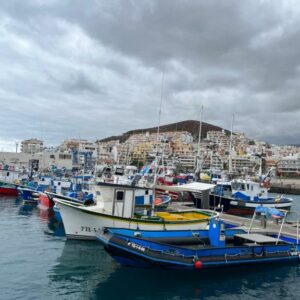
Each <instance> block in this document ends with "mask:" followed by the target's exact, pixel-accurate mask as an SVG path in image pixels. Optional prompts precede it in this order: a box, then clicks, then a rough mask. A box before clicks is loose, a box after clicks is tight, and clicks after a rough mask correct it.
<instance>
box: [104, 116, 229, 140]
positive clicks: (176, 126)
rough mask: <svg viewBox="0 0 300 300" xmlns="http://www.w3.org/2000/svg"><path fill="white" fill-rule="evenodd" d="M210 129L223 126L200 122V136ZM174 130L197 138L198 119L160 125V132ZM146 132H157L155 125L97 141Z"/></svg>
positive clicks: (218, 129)
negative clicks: (188, 133) (185, 132)
mask: <svg viewBox="0 0 300 300" xmlns="http://www.w3.org/2000/svg"><path fill="white" fill-rule="evenodd" d="M210 130H215V131H222V130H223V128H221V127H219V126H215V125H212V124H209V123H205V122H202V130H201V138H205V137H206V134H207V132H208V131H210ZM224 130H225V129H224ZM174 131H187V132H190V133H191V134H192V135H193V137H194V138H195V139H196V140H197V139H198V135H199V121H194V120H187V121H181V122H177V123H172V124H167V125H162V126H160V132H161V133H163V132H174ZM146 132H150V133H155V132H157V127H151V128H144V129H134V130H130V131H127V132H126V133H123V134H122V135H118V136H111V137H107V138H105V139H102V140H99V142H109V141H113V140H120V142H121V143H123V142H125V141H126V140H127V139H128V137H129V136H130V135H131V134H138V133H146ZM225 132H226V133H227V134H229V133H230V132H229V131H228V130H225Z"/></svg>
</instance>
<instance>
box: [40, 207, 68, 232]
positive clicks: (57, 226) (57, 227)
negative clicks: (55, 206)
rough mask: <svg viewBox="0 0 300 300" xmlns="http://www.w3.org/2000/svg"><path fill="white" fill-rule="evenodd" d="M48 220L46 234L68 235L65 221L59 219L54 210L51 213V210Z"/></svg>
mask: <svg viewBox="0 0 300 300" xmlns="http://www.w3.org/2000/svg"><path fill="white" fill-rule="evenodd" d="M47 221H48V228H47V230H46V231H45V233H46V234H49V235H53V236H57V237H63V236H65V235H66V233H65V229H64V225H63V223H62V222H61V221H60V220H57V218H56V216H55V215H54V212H53V210H52V212H51V213H50V212H49V215H48V220H47Z"/></svg>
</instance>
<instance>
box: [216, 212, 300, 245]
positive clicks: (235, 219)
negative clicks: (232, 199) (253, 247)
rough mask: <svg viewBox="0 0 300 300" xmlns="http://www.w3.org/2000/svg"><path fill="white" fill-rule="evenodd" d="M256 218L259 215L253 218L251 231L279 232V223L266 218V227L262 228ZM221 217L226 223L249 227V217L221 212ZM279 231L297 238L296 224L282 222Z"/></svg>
mask: <svg viewBox="0 0 300 300" xmlns="http://www.w3.org/2000/svg"><path fill="white" fill-rule="evenodd" d="M258 218H259V217H257V218H256V219H255V220H254V222H253V225H252V230H251V231H260V232H274V233H278V232H279V230H280V227H281V223H276V222H274V221H272V220H267V222H266V227H265V228H263V226H262V224H261V220H260V219H258ZM221 219H222V220H224V221H225V222H226V223H229V224H232V225H236V226H238V227H243V228H245V229H248V228H249V227H250V224H251V220H252V219H249V218H244V217H239V216H234V215H229V214H226V213H223V214H222V216H221ZM294 224H295V225H296V220H295V223H294ZM281 233H282V234H284V235H287V236H290V237H292V238H295V239H296V238H297V226H293V225H291V224H287V223H284V224H283V228H282V231H281ZM298 234H299V233H298ZM299 237H300V236H299Z"/></svg>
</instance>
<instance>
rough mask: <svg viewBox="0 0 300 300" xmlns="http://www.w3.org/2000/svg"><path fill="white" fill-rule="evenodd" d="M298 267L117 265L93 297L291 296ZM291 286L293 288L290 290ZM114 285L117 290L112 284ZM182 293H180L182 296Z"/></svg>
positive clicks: (295, 286) (295, 285) (293, 296)
mask: <svg viewBox="0 0 300 300" xmlns="http://www.w3.org/2000/svg"><path fill="white" fill-rule="evenodd" d="M299 273H300V271H299V267H298V266H295V265H290V266H276V267H275V268H274V267H272V266H268V267H266V266H259V267H250V268H249V267H243V268H228V269H223V270H208V271H203V270H202V271H200V272H196V271H195V272H191V271H174V270H173V271H170V270H145V269H134V268H126V267H124V268H117V269H116V270H115V272H114V273H112V274H111V276H110V277H109V278H107V280H106V281H104V282H99V284H98V286H97V289H96V290H95V294H94V298H95V299H96V298H100V297H102V296H109V297H110V299H117V298H118V296H119V295H122V299H137V298H138V299H202V298H205V299H215V298H219V297H222V299H230V300H232V299H241V295H243V296H242V299H253V298H256V297H259V298H260V297H261V298H265V299H268V298H267V297H266V295H270V296H271V297H272V298H277V297H278V298H279V297H285V298H287V299H293V298H295V296H296V295H297V294H298V293H299V291H300V289H299V287H298V286H297V284H296V281H297V278H299ZM291 285H293V288H292V289H291V288H290V287H291ZM116 286H117V287H118V288H117V289H116V288H115V287H116ZM183 295H184V296H183Z"/></svg>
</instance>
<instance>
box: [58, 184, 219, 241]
mask: <svg viewBox="0 0 300 300" xmlns="http://www.w3.org/2000/svg"><path fill="white" fill-rule="evenodd" d="M198 188H199V189H200V190H201V189H203V188H205V189H206V186H205V187H203V186H202V184H201V183H198ZM93 195H94V201H95V204H90V203H88V204H79V203H75V202H72V198H70V197H65V196H61V195H60V196H59V195H57V196H56V197H54V198H53V200H54V202H55V206H56V209H58V210H59V211H60V214H61V217H62V220H63V223H64V227H65V231H66V236H67V237H68V238H73V239H95V238H96V233H97V232H98V231H99V230H102V229H103V228H104V227H118V228H127V229H140V230H187V229H188V230H198V229H204V228H206V226H207V224H208V222H209V220H210V219H211V218H215V217H217V216H218V215H219V214H218V213H217V212H215V211H210V210H200V209H195V208H187V207H185V208H184V209H182V210H179V209H177V211H172V210H164V211H155V210H154V207H155V205H154V197H153V189H150V188H144V187H139V186H128V185H119V184H113V183H103V182H97V183H96V184H94V185H93Z"/></svg>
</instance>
